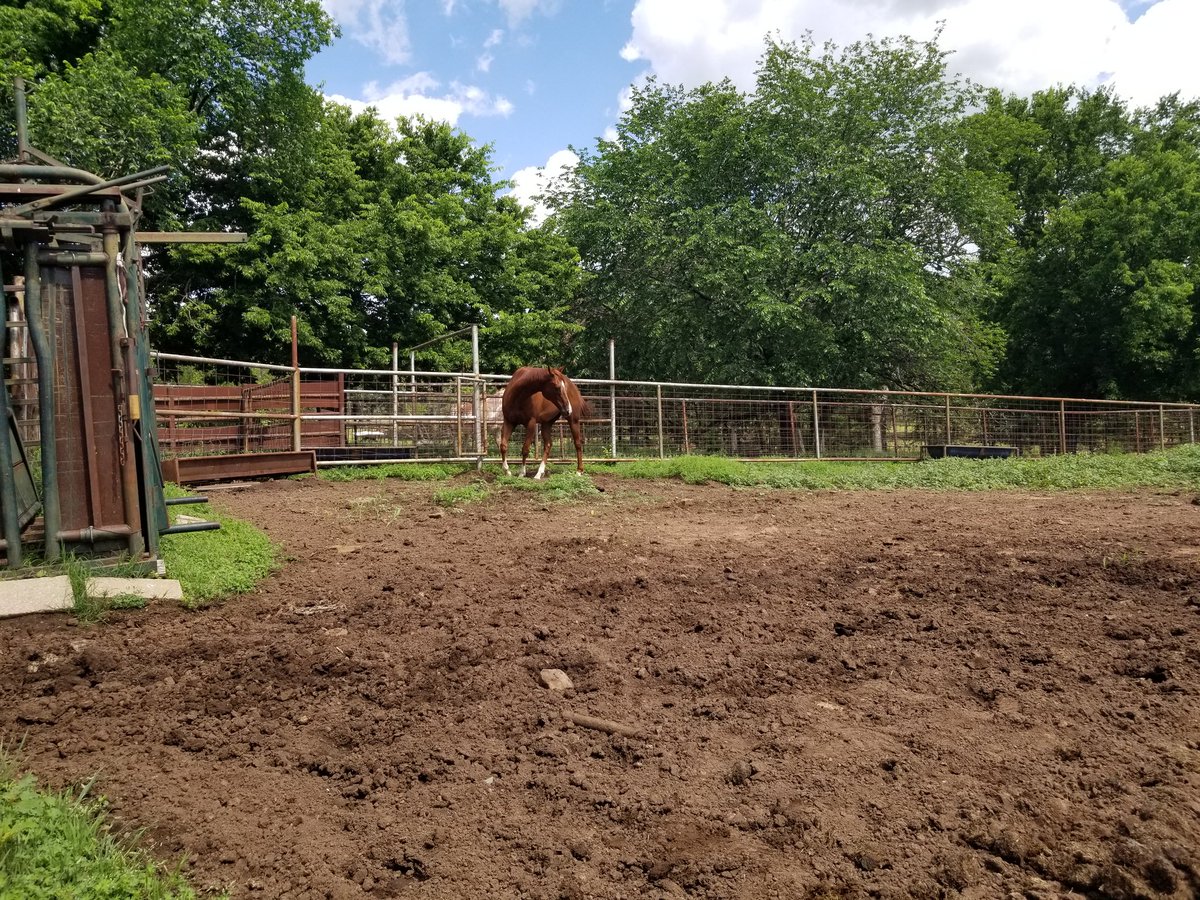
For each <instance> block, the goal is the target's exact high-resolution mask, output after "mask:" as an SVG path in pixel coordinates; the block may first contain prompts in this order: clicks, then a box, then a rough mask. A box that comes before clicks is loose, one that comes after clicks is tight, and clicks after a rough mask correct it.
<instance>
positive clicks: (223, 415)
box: [158, 408, 390, 422]
mask: <svg viewBox="0 0 1200 900" xmlns="http://www.w3.org/2000/svg"><path fill="white" fill-rule="evenodd" d="M158 414H159V415H160V416H165V417H166V418H175V419H272V420H278V421H282V422H291V421H294V420H295V419H296V416H294V415H292V413H290V412H268V411H264V410H259V411H258V412H245V413H244V412H232V411H228V412H227V411H224V410H217V409H179V408H175V409H171V408H167V409H160V410H158ZM304 418H305V419H321V418H329V419H347V420H348V419H366V418H372V419H374V418H378V419H388V418H390V416H320V415H317V416H304Z"/></svg>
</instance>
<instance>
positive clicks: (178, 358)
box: [150, 350, 355, 375]
mask: <svg viewBox="0 0 1200 900" xmlns="http://www.w3.org/2000/svg"><path fill="white" fill-rule="evenodd" d="M150 355H151V357H153V358H154V359H156V360H159V359H165V360H167V361H168V362H185V363H200V364H202V365H210V366H240V367H241V368H243V369H267V370H268V371H271V372H293V371H295V367H294V366H281V365H277V364H275V363H254V362H246V361H245V360H241V359H216V358H214V357H209V356H184V355H183V354H180V353H161V352H159V351H158V350H151V351H150ZM300 371H301V372H318V371H321V372H327V373H329V374H331V375H338V374H341V373H342V372H353V371H355V370H353V369H320V370H318V369H304V368H301V370H300Z"/></svg>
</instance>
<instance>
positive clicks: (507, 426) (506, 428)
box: [500, 422, 513, 475]
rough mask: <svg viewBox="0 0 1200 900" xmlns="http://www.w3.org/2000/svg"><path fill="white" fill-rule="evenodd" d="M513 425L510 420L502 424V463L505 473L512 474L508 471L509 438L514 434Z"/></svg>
mask: <svg viewBox="0 0 1200 900" xmlns="http://www.w3.org/2000/svg"><path fill="white" fill-rule="evenodd" d="M512 433H513V426H512V424H511V423H509V422H505V423H504V424H503V425H501V426H500V464H501V465H502V466H504V474H505V475H511V474H512V472H510V471H508V439H509V437H511V436H512Z"/></svg>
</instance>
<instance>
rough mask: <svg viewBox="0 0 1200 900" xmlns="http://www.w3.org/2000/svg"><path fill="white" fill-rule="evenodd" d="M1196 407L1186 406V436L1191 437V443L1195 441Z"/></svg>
mask: <svg viewBox="0 0 1200 900" xmlns="http://www.w3.org/2000/svg"><path fill="white" fill-rule="evenodd" d="M1195 412H1196V408H1195V407H1194V406H1189V407H1188V437H1189V438H1191V443H1193V444H1194V443H1196V416H1195Z"/></svg>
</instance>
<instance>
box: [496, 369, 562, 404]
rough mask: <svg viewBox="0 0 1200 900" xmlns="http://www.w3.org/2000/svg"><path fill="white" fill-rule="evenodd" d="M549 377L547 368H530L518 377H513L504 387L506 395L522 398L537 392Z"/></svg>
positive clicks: (548, 380) (515, 398)
mask: <svg viewBox="0 0 1200 900" xmlns="http://www.w3.org/2000/svg"><path fill="white" fill-rule="evenodd" d="M550 379H551V375H550V372H549V370H547V369H531V370H530V371H528V372H526V373H524V374H523V375H522V376H521V377H520V378H516V379H513V380H512V381H510V382H509V383H508V386H507V387H506V388H505V389H504V390H505V393H506V394H507V395H508V396H511V397H512V398H513V399H514V400H517V399H524V398H526V397H529V396H531V395H533V394H537V393H539V392H540V391H541V390H542V388H544V387H545V386H546V385H547V384H548V383H549V382H550Z"/></svg>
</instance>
